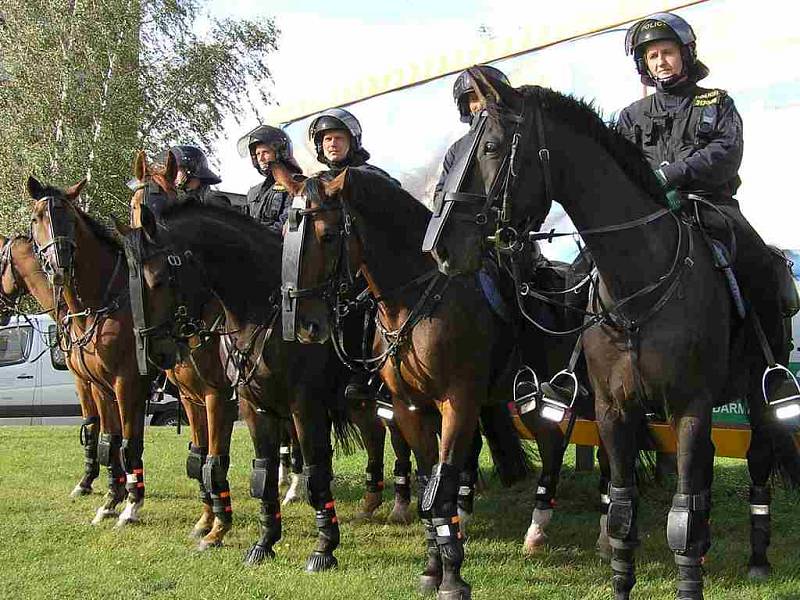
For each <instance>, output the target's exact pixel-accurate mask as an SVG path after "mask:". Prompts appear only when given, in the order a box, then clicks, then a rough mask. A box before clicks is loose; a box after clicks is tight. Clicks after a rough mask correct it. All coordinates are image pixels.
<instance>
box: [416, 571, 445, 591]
mask: <svg viewBox="0 0 800 600" xmlns="http://www.w3.org/2000/svg"><path fill="white" fill-rule="evenodd" d="M441 583H442V578H441V577H440V576H439V577H437V576H436V575H420V576H419V593H420V594H435V593H436V590H438V589H439V584H441Z"/></svg>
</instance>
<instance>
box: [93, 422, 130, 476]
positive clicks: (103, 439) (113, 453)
mask: <svg viewBox="0 0 800 600" xmlns="http://www.w3.org/2000/svg"><path fill="white" fill-rule="evenodd" d="M121 446H122V436H121V435H119V434H112V433H101V434H100V441H99V442H97V460H98V462H99V463H100V464H101V465H103V466H104V467H107V468H108V487H110V488H111V487H115V486H124V485H125V470H124V469H123V468H122V460H121V456H120V452H119V450H120V447H121Z"/></svg>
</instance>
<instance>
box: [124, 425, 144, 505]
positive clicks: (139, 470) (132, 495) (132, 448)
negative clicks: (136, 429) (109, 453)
mask: <svg viewBox="0 0 800 600" xmlns="http://www.w3.org/2000/svg"><path fill="white" fill-rule="evenodd" d="M120 450H121V453H122V466H123V467H124V469H125V472H126V474H127V483H126V484H125V489H126V490H127V491H128V498H129V499H130V500H133V501H134V502H140V501H141V500H142V498H144V463H142V454H143V453H144V440H143V439H142V438H130V439H124V440H122V447H121V448H120Z"/></svg>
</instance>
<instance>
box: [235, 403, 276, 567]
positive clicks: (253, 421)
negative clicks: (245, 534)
mask: <svg viewBox="0 0 800 600" xmlns="http://www.w3.org/2000/svg"><path fill="white" fill-rule="evenodd" d="M240 405H241V413H242V416H243V417H244V419H245V421H246V422H247V427H248V428H249V429H250V437H251V439H252V441H253V449H254V450H255V455H256V457H255V459H253V468H252V470H251V471H250V495H251V496H252V497H253V498H257V499H258V500H260V501H261V512H260V514H259V522H260V524H261V535H260V537H259V539H258V541H256V543H255V544H253V545H252V546H251V547H250V549H249V550H248V551H247V554H246V555H245V558H244V564H246V565H249V566H256V565H259V564H261V563H262V562H264V560H265V559H268V558H275V551H274V550H273V546H274V545H275V544H277V543H278V541H279V540H280V539H281V534H282V528H281V509H280V499H279V493H278V492H279V489H278V463H279V462H280V458H279V444H280V439H281V434H282V431H283V430H285V429H286V421H285V420H284V419H281V418H280V417H278V416H277V415H275V414H272V413H268V412H258V411H256V410H255V409H254V408H253V406H252V404H251V403H250V402H248V401H247V400H246V399H242V401H241V403H240Z"/></svg>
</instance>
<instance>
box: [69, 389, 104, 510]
mask: <svg viewBox="0 0 800 600" xmlns="http://www.w3.org/2000/svg"><path fill="white" fill-rule="evenodd" d="M75 390H76V391H77V393H78V400H79V401H80V403H81V415H82V416H83V423H81V433H80V441H81V446H83V456H84V459H83V477H82V478H81V480H80V481H79V482H78V484H77V485H76V486H75V487H74V488H73V490H72V492H71V493H70V497H71V498H77V497H78V496H86V495H89V494H91V493H92V482H93V481H94V480H95V479H97V477H98V475H100V463H99V462H98V460H97V442H98V441H99V440H100V413H99V412H98V411H97V407H96V406H95V404H94V399H93V398H92V390H91V386H90V384H89V383H87V382H85V381H83V380H80V379H78V378H77V377H76V378H75Z"/></svg>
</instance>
